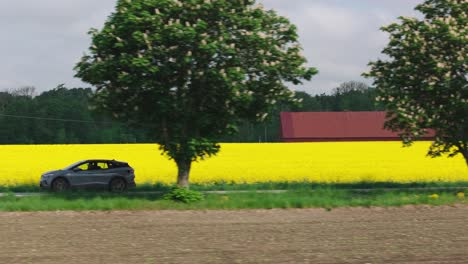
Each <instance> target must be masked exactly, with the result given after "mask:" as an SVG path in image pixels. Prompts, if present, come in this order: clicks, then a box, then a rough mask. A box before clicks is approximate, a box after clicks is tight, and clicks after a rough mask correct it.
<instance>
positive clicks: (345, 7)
mask: <svg viewBox="0 0 468 264" xmlns="http://www.w3.org/2000/svg"><path fill="white" fill-rule="evenodd" d="M259 2H261V3H263V4H264V5H265V6H266V7H267V8H272V9H275V10H277V11H278V13H279V14H281V15H283V16H286V17H288V18H289V19H290V20H291V21H292V22H293V23H294V24H296V25H297V26H298V27H299V32H300V36H301V43H302V45H303V47H304V54H305V55H306V56H307V59H308V61H309V65H310V66H313V67H316V68H317V69H318V70H319V71H320V73H319V74H318V75H316V76H315V77H314V78H313V80H312V81H311V82H307V83H305V84H304V85H301V86H295V87H293V86H292V87H291V88H293V89H295V90H303V91H307V92H309V93H312V94H316V93H323V92H329V91H330V90H331V89H333V88H335V87H337V86H338V85H339V84H340V83H342V82H345V81H351V80H357V81H364V82H366V83H368V84H370V82H369V81H368V80H365V79H363V78H362V77H361V76H360V75H361V73H362V72H364V71H366V70H367V63H368V62H369V61H370V60H375V59H376V58H378V57H379V56H381V55H380V52H381V50H382V49H383V48H384V46H385V45H386V43H387V41H388V40H387V35H386V34H384V33H383V32H380V30H379V28H380V27H381V26H383V25H387V24H389V23H391V22H393V21H396V18H397V17H398V16H417V13H416V12H415V11H414V10H413V9H414V7H415V6H416V5H417V4H418V3H420V2H422V0H259ZM115 3H116V0H14V1H12V0H0V32H1V34H2V36H1V41H0V58H1V63H0V90H3V89H9V88H18V87H21V86H35V87H36V89H37V91H38V92H41V91H45V90H50V89H52V88H54V87H56V86H57V85H58V84H61V83H64V84H65V85H66V86H67V87H89V85H88V84H85V83H82V82H81V81H80V80H78V79H76V78H74V77H73V76H74V71H73V67H74V65H75V64H76V62H77V61H79V59H80V58H81V56H82V55H83V53H84V52H85V51H86V50H87V49H88V47H89V43H90V38H89V36H88V35H87V34H86V33H87V32H88V30H89V29H90V28H91V27H95V28H101V27H102V25H103V23H104V21H105V20H106V18H107V16H108V15H109V14H110V13H111V12H112V11H113V9H114V5H115Z"/></svg>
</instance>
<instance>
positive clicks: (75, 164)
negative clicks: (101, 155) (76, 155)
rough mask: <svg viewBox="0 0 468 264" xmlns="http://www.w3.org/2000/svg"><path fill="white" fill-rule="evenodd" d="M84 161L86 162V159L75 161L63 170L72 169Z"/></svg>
mask: <svg viewBox="0 0 468 264" xmlns="http://www.w3.org/2000/svg"><path fill="white" fill-rule="evenodd" d="M83 162H84V161H78V162H75V163H73V164H72V165H70V166H67V167H65V168H63V170H71V169H73V167H76V166H77V165H80V164H81V163H83Z"/></svg>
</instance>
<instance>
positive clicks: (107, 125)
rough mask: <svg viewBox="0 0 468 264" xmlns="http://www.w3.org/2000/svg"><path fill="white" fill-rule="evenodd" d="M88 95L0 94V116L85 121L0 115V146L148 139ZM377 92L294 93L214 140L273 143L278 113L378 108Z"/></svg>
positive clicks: (59, 92)
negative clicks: (96, 106) (263, 116)
mask: <svg viewBox="0 0 468 264" xmlns="http://www.w3.org/2000/svg"><path fill="white" fill-rule="evenodd" d="M90 95H92V91H91V89H83V88H73V89H69V88H65V87H63V86H59V87H57V88H55V89H52V90H49V91H45V92H43V93H41V94H38V95H37V96H34V97H32V98H30V97H28V96H26V98H25V95H20V94H19V93H18V92H16V91H13V90H11V91H8V92H0V115H1V114H8V115H20V116H32V117H44V118H60V119H66V120H68V119H73V120H81V121H85V122H67V121H51V120H31V119H26V118H13V117H3V116H0V144H63V143H65V144H70V143H80V144H95V143H135V142H138V143H147V142H151V141H152V140H153V139H152V138H151V137H150V136H149V135H148V134H149V133H148V132H147V129H146V127H142V128H138V127H136V126H134V125H133V124H132V125H125V124H123V123H117V122H114V120H113V118H112V116H111V115H109V114H108V113H105V112H102V113H101V112H97V111H95V110H92V107H91V106H90V103H89V96H90ZM376 96H377V95H376V91H375V89H372V88H368V89H366V90H362V91H345V92H340V93H339V94H338V93H333V94H320V95H314V96H312V95H310V94H308V93H306V92H295V95H294V99H295V100H297V101H301V102H302V103H301V104H300V105H298V104H296V103H288V102H285V103H277V104H276V105H274V106H273V109H272V110H270V111H269V118H267V119H266V120H264V121H263V122H261V123H256V122H254V121H248V120H243V121H241V122H240V123H239V124H238V125H237V128H236V130H237V133H236V134H232V135H224V136H221V137H219V138H218V139H217V140H215V142H259V141H261V142H278V141H280V140H281V135H280V119H279V117H280V116H279V113H280V112H282V111H296V112H308V111H344V110H348V111H376V110H382V109H383V108H382V106H380V105H376V104H375V97H376ZM28 98H29V99H28ZM69 105H72V107H69ZM77 131H79V133H77ZM212 146H213V145H212ZM205 157H208V155H205Z"/></svg>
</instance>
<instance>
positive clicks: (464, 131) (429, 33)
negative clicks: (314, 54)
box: [365, 0, 468, 165]
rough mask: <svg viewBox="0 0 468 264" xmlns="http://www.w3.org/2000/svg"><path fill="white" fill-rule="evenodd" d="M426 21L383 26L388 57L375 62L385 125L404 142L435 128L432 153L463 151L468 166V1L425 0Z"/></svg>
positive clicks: (373, 69)
mask: <svg viewBox="0 0 468 264" xmlns="http://www.w3.org/2000/svg"><path fill="white" fill-rule="evenodd" d="M416 10H418V11H420V12H422V13H423V14H424V19H422V20H419V19H416V18H408V17H400V18H399V19H400V23H393V24H391V25H389V26H386V27H383V28H382V30H383V31H385V32H388V33H389V34H390V42H389V44H388V46H387V47H386V48H385V49H384V50H383V53H384V54H386V55H387V56H388V57H389V59H388V60H386V61H384V60H377V61H375V62H371V63H370V66H371V71H370V73H368V74H365V76H368V77H373V78H374V80H375V82H374V84H375V86H376V87H377V89H378V93H379V97H377V99H378V100H380V101H382V102H383V103H384V104H385V105H386V107H387V109H388V116H387V117H388V121H387V122H386V127H387V128H389V129H391V130H393V131H401V133H402V134H401V136H402V138H403V141H404V143H405V144H411V142H412V141H413V140H415V139H417V138H419V137H420V136H422V135H424V134H425V133H426V128H432V129H434V130H435V133H436V134H435V141H434V143H433V144H432V145H431V147H430V149H429V152H428V155H430V156H432V157H436V156H440V155H442V154H444V153H448V154H449V156H455V155H457V154H459V153H461V154H462V155H463V156H464V158H465V160H466V162H467V165H468V87H467V80H466V77H467V72H466V70H467V69H466V67H467V56H466V55H467V53H466V52H467V47H468V37H467V36H468V35H467V33H468V27H467V25H468V17H467V11H468V2H467V1H465V0H426V1H425V2H424V3H422V4H420V5H418V6H417V7H416Z"/></svg>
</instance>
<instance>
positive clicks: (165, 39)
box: [76, 0, 316, 187]
mask: <svg viewBox="0 0 468 264" xmlns="http://www.w3.org/2000/svg"><path fill="white" fill-rule="evenodd" d="M90 34H92V46H91V48H90V54H89V55H85V56H84V57H83V58H82V60H81V62H79V63H78V65H77V66H76V70H77V75H76V76H77V77H79V78H81V79H82V80H83V81H85V82H88V83H90V84H92V85H95V86H96V87H97V92H96V93H95V96H94V101H95V103H96V106H97V107H99V108H102V109H105V110H108V111H110V112H112V113H113V114H114V116H116V117H118V118H122V119H124V120H133V121H135V122H138V123H144V124H146V125H147V126H152V128H153V132H154V135H155V136H156V138H157V143H159V144H160V148H161V150H162V151H163V153H165V154H167V155H168V156H169V157H170V158H171V159H173V160H174V161H175V162H176V164H177V167H178V178H177V183H178V185H179V186H183V187H188V184H189V173H190V168H191V164H192V162H193V161H197V160H200V159H203V158H205V157H207V156H211V155H215V154H216V153H217V152H218V151H219V148H220V146H219V144H218V143H217V142H216V138H219V137H220V136H221V135H224V134H229V133H234V132H235V131H236V124H237V123H238V121H239V120H240V119H241V118H246V119H249V120H262V119H264V118H265V117H266V115H267V114H266V113H267V112H268V110H269V108H270V107H271V105H273V104H275V102H276V101H278V100H286V99H288V98H289V99H288V100H291V99H292V97H293V93H292V92H291V91H289V90H288V89H287V88H286V87H285V86H284V85H283V82H284V81H286V82H291V83H294V84H299V83H301V81H302V80H303V79H306V80H309V79H311V77H312V76H313V75H314V74H315V73H316V70H315V69H313V68H307V67H306V66H305V63H306V59H305V58H304V57H303V56H302V55H301V53H300V52H301V46H300V45H299V43H298V34H297V29H296V27H295V26H294V25H292V24H291V23H290V22H289V21H288V19H286V18H284V17H281V16H279V15H277V14H276V13H275V12H274V11H271V10H270V11H266V10H264V9H263V7H262V6H261V5H255V0H184V1H178V0H119V1H118V2H117V6H116V11H115V12H114V13H113V14H111V15H110V17H109V18H108V20H107V22H106V23H105V26H104V28H103V29H102V30H100V31H98V30H96V29H92V30H91V31H90Z"/></svg>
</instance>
